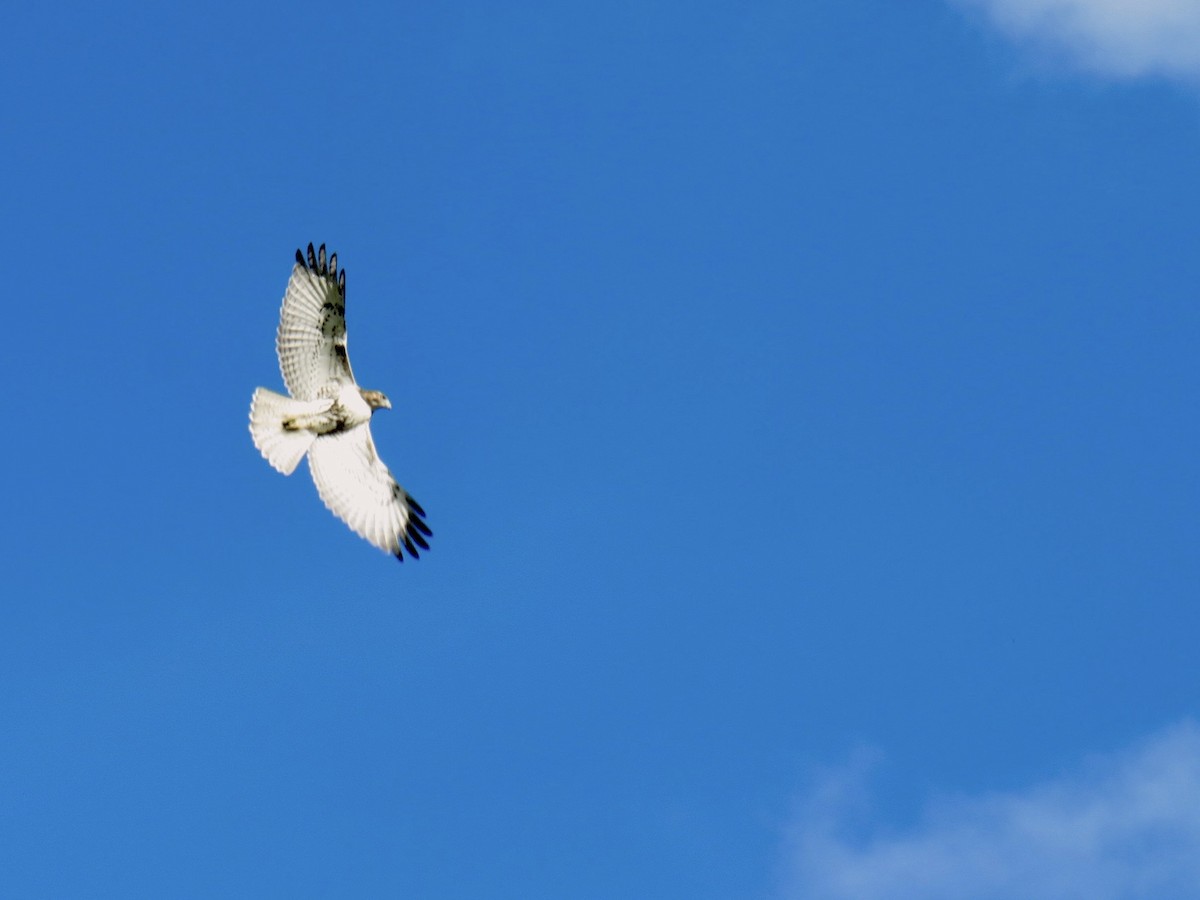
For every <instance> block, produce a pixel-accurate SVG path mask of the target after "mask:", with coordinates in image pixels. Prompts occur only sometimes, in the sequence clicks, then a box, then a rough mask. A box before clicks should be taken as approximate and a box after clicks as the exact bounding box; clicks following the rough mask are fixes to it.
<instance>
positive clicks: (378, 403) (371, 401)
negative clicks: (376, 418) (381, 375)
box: [359, 391, 392, 412]
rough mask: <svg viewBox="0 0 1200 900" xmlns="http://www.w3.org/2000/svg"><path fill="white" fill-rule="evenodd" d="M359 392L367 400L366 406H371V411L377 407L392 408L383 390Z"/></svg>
mask: <svg viewBox="0 0 1200 900" xmlns="http://www.w3.org/2000/svg"><path fill="white" fill-rule="evenodd" d="M359 393H361V394H362V398H363V399H364V400H366V401H367V406H369V407H371V412H374V411H375V410H377V409H391V408H392V401H391V400H389V399H388V398H387V396H386V395H385V394H384V393H383V391H360V392H359Z"/></svg>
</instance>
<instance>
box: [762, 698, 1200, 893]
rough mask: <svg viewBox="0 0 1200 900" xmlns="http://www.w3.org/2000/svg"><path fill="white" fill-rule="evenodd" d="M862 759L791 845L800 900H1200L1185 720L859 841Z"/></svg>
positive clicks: (788, 887) (801, 824)
mask: <svg viewBox="0 0 1200 900" xmlns="http://www.w3.org/2000/svg"><path fill="white" fill-rule="evenodd" d="M867 768H869V766H867V765H864V763H863V762H862V761H861V760H859V761H857V762H855V763H854V764H853V765H851V766H850V767H849V768H848V769H847V770H846V771H844V772H842V773H839V774H837V775H831V776H828V777H826V778H824V779H823V780H822V781H821V783H820V784H819V785H818V787H817V789H816V790H815V791H814V792H813V793H812V795H811V796H810V797H809V798H808V799H807V801H806V802H805V804H804V805H803V807H802V809H801V811H800V813H799V815H798V818H797V820H796V821H795V822H794V823H793V825H792V827H791V829H790V832H789V835H788V839H787V858H786V866H785V870H786V872H785V878H784V885H785V886H784V889H783V891H782V896H783V897H785V898H787V900H792V898H796V900H798V898H820V900H831V898H854V900H879V898H911V897H922V898H930V900H934V898H962V897H971V898H1027V897H1078V898H1089V900H1108V898H1132V897H1156V898H1175V897H1200V728H1197V727H1196V726H1195V725H1194V724H1192V723H1190V722H1189V723H1184V724H1181V725H1178V726H1176V727H1174V728H1172V729H1169V730H1167V731H1165V732H1162V733H1160V734H1158V735H1156V736H1154V737H1153V738H1151V739H1149V740H1147V741H1145V742H1144V743H1142V744H1140V745H1138V746H1136V747H1134V748H1131V749H1129V750H1126V751H1123V752H1121V753H1116V754H1112V755H1109V756H1103V757H1095V758H1091V759H1089V760H1086V761H1085V762H1084V764H1083V765H1081V766H1080V768H1079V770H1078V771H1076V772H1073V773H1071V774H1069V775H1066V776H1064V777H1062V778H1059V779H1057V780H1054V781H1050V782H1047V783H1044V784H1040V785H1036V786H1034V787H1031V788H1029V789H1027V790H1021V791H1016V792H1012V793H1004V794H994V795H988V796H975V797H972V796H965V797H964V796H958V797H944V798H940V799H938V800H937V801H935V802H931V803H930V804H929V806H928V807H927V808H926V810H925V813H924V814H923V816H922V817H921V821H920V823H919V824H917V825H916V826H914V827H913V828H911V829H909V830H906V831H902V832H900V833H897V832H895V831H891V832H887V833H876V834H874V835H867V836H866V837H857V838H856V837H854V836H853V835H852V831H853V829H852V828H851V827H850V825H851V823H852V821H853V820H854V819H855V817H856V816H857V815H859V814H860V813H861V812H862V810H863V804H864V798H865V790H864V785H865V774H866V769H867Z"/></svg>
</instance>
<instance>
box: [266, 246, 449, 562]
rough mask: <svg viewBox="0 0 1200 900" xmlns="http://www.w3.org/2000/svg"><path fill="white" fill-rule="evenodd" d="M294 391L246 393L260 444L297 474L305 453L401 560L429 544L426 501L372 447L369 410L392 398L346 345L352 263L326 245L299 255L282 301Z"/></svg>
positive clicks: (350, 516)
mask: <svg viewBox="0 0 1200 900" xmlns="http://www.w3.org/2000/svg"><path fill="white" fill-rule="evenodd" d="M275 350H276V352H277V353H278V354H279V369H280V371H281V372H282V373H283V382H284V384H286V385H287V389H288V393H289V394H291V396H290V397H285V396H284V395H283V394H277V393H275V392H274V391H269V390H267V389H266V388H261V387H260V388H258V389H257V390H256V391H255V392H254V398H253V399H252V400H251V401H250V435H251V437H252V438H253V439H254V446H255V447H257V448H258V450H259V452H260V453H262V455H263V457H264V458H265V459H266V460H267V462H269V463H270V464H271V465H272V466H273V467H274V468H275V469H277V470H278V471H280V472H282V473H283V474H284V475H291V474H292V472H294V471H295V470H296V466H298V465H299V464H300V460H301V459H303V458H304V457H305V455H307V456H308V470H309V471H310V472H311V473H312V477H313V481H314V482H315V483H316V485H317V493H318V494H320V495H321V500H322V501H323V502H324V503H325V505H326V506H327V507H328V508H329V510H330V512H332V513H333V514H334V515H335V516H337V517H338V518H339V519H341V520H342V521H343V522H345V523H346V524H347V525H349V526H350V528H351V530H353V531H354V533H355V534H358V535H360V536H361V537H364V538H366V539H367V540H368V541H370V542H371V543H372V544H374V545H375V546H376V547H378V548H379V549H381V550H385V551H387V552H388V553H391V554H392V555H393V556H395V557H396V558H397V559H399V560H400V561H401V562H403V560H404V554H405V553H407V554H408V555H409V556H412V557H413V558H414V559H415V558H416V557H417V555H418V553H417V548H418V547H419V548H421V549H422V550H428V549H429V544H428V543H427V542H426V541H425V538H427V537H430V536H432V534H433V532H431V531H430V530H429V526H428V525H426V524H425V510H423V509H421V506H420V504H419V503H417V501H416V500H414V499H413V498H412V497H411V496H409V494H408V492H407V491H405V490H404V488H402V487H400V485H399V484H397V483H396V479H395V478H393V477H392V473H391V472H390V471H388V467H387V466H385V465H384V464H383V461H382V460H381V459H380V458H379V454H378V453H376V452H375V442H374V441H373V440H371V416H372V415H373V414H374V413H375V411H376V410H377V409H391V408H392V404H391V402H390V401H389V400H388V398H387V397H385V396H384V395H383V393H381V392H380V391H368V390H363V389H362V388H360V387H359V386H358V384H357V382H355V380H354V373H353V372H352V371H351V369H350V358H349V356H347V355H346V272H345V270H343V271H340V272H339V271H338V267H337V254H336V253H334V254H333V255H331V256H330V257H329V258H328V259H326V257H325V245H324V244H322V245H321V247H320V249H319V250H314V249H313V245H312V244H309V245H308V255H307V257H306V256H305V254H303V253H301V251H299V250H297V251H296V265H295V266H294V267H293V268H292V277H291V279H289V281H288V286H287V292H286V293H285V294H284V295H283V307H282V308H281V309H280V310H279V331H278V333H277V335H276V338H275Z"/></svg>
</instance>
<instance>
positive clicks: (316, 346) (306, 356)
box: [275, 244, 355, 400]
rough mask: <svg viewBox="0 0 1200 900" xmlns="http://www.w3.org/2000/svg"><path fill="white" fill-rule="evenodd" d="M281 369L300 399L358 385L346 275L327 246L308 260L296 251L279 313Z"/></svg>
mask: <svg viewBox="0 0 1200 900" xmlns="http://www.w3.org/2000/svg"><path fill="white" fill-rule="evenodd" d="M275 350H276V351H277V352H278V354H279V370H280V372H282V373H283V381H284V384H286V385H287V388H288V391H289V393H291V395H292V396H293V397H295V398H296V399H297V400H315V399H316V398H317V392H318V391H319V390H320V389H321V388H322V387H324V386H325V385H327V384H329V383H330V382H341V383H346V382H349V383H351V384H354V383H355V382H354V373H353V372H351V371H350V358H349V357H348V356H347V355H346V272H345V270H343V271H341V272H339V271H338V267H337V254H336V253H335V254H333V255H332V256H331V257H329V259H328V260H326V258H325V245H324V244H322V245H321V249H320V250H317V251H314V250H313V245H312V244H309V245H308V257H307V258H305V256H304V254H303V253H301V252H300V251H299V250H297V251H296V265H295V266H294V267H293V268H292V277H291V279H289V281H288V286H287V293H285V294H284V295H283V307H282V308H281V309H280V310H279V331H278V333H277V334H276V336H275Z"/></svg>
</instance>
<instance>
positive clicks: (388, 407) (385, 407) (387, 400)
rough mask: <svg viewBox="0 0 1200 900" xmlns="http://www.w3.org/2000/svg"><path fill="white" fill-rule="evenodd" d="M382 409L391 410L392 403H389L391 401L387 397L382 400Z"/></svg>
mask: <svg viewBox="0 0 1200 900" xmlns="http://www.w3.org/2000/svg"><path fill="white" fill-rule="evenodd" d="M383 408H384V409H391V408H392V401H391V400H389V399H388V398H387V397H384V398H383Z"/></svg>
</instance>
